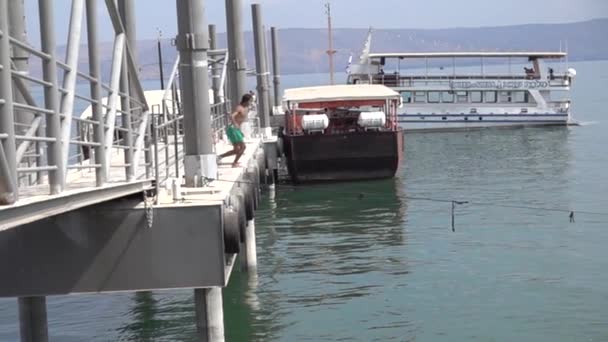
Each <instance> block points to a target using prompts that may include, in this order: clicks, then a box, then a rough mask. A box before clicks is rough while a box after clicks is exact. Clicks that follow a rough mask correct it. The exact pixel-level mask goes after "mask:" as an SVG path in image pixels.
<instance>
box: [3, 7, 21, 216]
mask: <svg viewBox="0 0 608 342" xmlns="http://www.w3.org/2000/svg"><path fill="white" fill-rule="evenodd" d="M8 1H9V0H0V30H2V32H3V35H2V37H0V64H2V69H0V99H2V100H3V101H4V103H0V133H5V134H8V138H7V139H6V140H4V141H2V144H0V146H1V148H3V152H4V157H5V159H6V165H0V166H3V167H2V168H3V169H4V170H5V171H6V172H7V173H8V175H7V176H8V177H7V178H8V179H2V180H0V192H2V193H4V194H0V195H2V198H0V204H12V203H13V202H14V201H16V200H17V155H16V145H15V122H14V113H13V110H14V108H13V88H12V76H11V56H10V50H9V49H10V48H9V47H10V41H9V35H8ZM2 173H4V172H2ZM3 182H4V183H5V184H2V183H3Z"/></svg>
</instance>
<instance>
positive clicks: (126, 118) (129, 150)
mask: <svg viewBox="0 0 608 342" xmlns="http://www.w3.org/2000/svg"><path fill="white" fill-rule="evenodd" d="M126 2H128V0H120V1H118V12H119V13H120V20H121V21H122V25H123V28H124V29H125V36H126V37H125V38H126V40H127V42H128V43H127V44H129V46H131V40H130V37H129V34H128V32H127V28H126V26H127V25H128V24H127V22H128V21H129V19H130V18H128V15H129V13H127V10H129V7H130V6H129V4H127V3H126ZM131 48H132V49H134V48H133V47H132V46H131ZM127 59H128V55H127V54H126V53H125V54H124V55H123V60H122V68H121V72H120V92H121V93H123V94H124V95H122V96H121V98H120V106H121V109H122V113H121V122H122V128H124V129H126V130H127V131H126V132H122V134H123V136H122V139H123V145H124V146H126V149H125V150H124V157H125V165H126V167H125V175H126V177H127V182H130V181H132V180H133V179H134V178H135V174H134V169H135V162H136V161H134V160H133V124H132V122H133V121H132V118H131V114H132V112H131V91H130V87H129V83H130V82H129V67H128V60H127Z"/></svg>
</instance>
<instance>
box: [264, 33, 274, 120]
mask: <svg viewBox="0 0 608 342" xmlns="http://www.w3.org/2000/svg"><path fill="white" fill-rule="evenodd" d="M266 32H267V30H266V25H262V38H263V43H264V44H263V45H262V46H263V47H264V49H263V51H264V63H266V76H265V77H266V84H267V85H268V92H267V93H268V100H267V101H268V102H267V103H268V115H269V116H270V115H272V104H273V102H274V100H273V98H274V94H273V93H272V91H271V88H272V87H271V82H270V79H271V78H270V53H269V51H268V42H267V40H266ZM268 127H270V119H269V120H268Z"/></svg>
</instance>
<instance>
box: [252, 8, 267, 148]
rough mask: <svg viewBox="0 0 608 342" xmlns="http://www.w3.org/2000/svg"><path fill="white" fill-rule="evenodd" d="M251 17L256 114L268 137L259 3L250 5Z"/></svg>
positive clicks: (263, 52) (265, 66) (264, 59)
mask: <svg viewBox="0 0 608 342" xmlns="http://www.w3.org/2000/svg"><path fill="white" fill-rule="evenodd" d="M251 15H252V19H253V42H254V46H255V66H256V75H257V82H258V87H257V90H258V116H259V117H260V125H261V127H262V131H263V132H264V137H265V138H267V137H269V136H270V135H271V134H272V132H271V129H270V116H269V112H270V103H268V77H267V75H268V66H267V65H266V58H265V47H264V30H263V27H262V8H261V6H260V4H252V5H251Z"/></svg>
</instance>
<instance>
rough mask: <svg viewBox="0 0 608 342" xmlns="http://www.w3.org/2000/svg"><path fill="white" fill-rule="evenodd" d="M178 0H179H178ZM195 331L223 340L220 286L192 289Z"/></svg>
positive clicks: (211, 340)
mask: <svg viewBox="0 0 608 342" xmlns="http://www.w3.org/2000/svg"><path fill="white" fill-rule="evenodd" d="M178 1H179V0H178ZM194 310H195V313H196V333H197V336H198V339H199V341H200V342H223V341H224V308H223V301H222V288H220V287H212V288H207V289H195V290H194Z"/></svg>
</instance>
